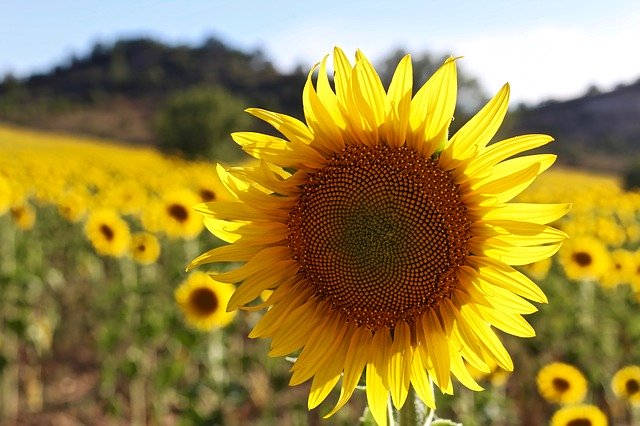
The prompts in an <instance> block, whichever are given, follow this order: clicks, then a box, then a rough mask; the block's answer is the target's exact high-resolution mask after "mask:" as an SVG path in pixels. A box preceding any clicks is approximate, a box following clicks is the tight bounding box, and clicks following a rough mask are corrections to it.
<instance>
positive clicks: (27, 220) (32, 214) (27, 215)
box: [10, 202, 36, 231]
mask: <svg viewBox="0 0 640 426" xmlns="http://www.w3.org/2000/svg"><path fill="white" fill-rule="evenodd" d="M10 211H11V217H12V218H13V222H14V223H15V224H16V226H17V227H18V228H20V229H22V230H23V231H28V230H29V229H31V228H33V225H34V223H35V222H36V211H35V210H34V208H33V207H32V206H31V204H29V203H27V202H24V203H21V204H17V205H13V206H11V209H10Z"/></svg>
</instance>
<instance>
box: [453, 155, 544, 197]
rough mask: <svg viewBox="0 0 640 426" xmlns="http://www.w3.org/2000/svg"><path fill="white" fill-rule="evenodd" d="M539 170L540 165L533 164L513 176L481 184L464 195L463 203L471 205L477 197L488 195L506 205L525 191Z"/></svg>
mask: <svg viewBox="0 0 640 426" xmlns="http://www.w3.org/2000/svg"><path fill="white" fill-rule="evenodd" d="M539 170H540V165H539V164H538V163H535V164H532V165H531V166H530V167H527V168H526V169H523V170H519V171H517V172H514V173H513V174H510V175H507V176H503V177H501V178H499V179H496V180H491V181H489V182H486V183H483V185H482V186H480V187H478V188H476V189H474V190H473V191H471V192H470V193H468V194H465V195H464V196H463V197H462V198H463V201H466V202H468V203H470V204H473V201H472V200H475V199H476V198H477V195H489V196H492V197H495V199H496V200H497V201H498V203H506V202H508V201H509V200H511V199H512V198H513V197H515V196H516V195H518V194H520V193H521V192H522V191H524V190H525V189H527V188H528V187H529V185H531V184H532V183H533V181H534V180H535V179H536V177H537V176H538V171H539Z"/></svg>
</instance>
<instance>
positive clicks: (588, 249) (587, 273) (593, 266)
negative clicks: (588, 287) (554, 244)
mask: <svg viewBox="0 0 640 426" xmlns="http://www.w3.org/2000/svg"><path fill="white" fill-rule="evenodd" d="M558 256H559V258H560V263H561V264H562V266H563V268H564V272H565V274H566V275H567V278H569V279H572V280H599V279H600V278H602V276H603V275H604V274H606V273H607V272H608V271H609V267H610V255H609V252H608V250H607V247H606V246H605V245H604V244H603V243H602V242H601V241H600V240H599V239H597V238H595V237H591V236H587V235H580V236H578V237H576V238H572V239H571V240H569V241H567V244H566V245H565V246H564V247H563V248H562V250H561V252H560V253H559V255H558Z"/></svg>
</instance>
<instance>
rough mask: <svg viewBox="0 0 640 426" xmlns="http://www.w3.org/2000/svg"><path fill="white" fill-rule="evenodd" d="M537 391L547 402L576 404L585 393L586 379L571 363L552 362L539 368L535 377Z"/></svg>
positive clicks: (582, 398) (581, 399)
mask: <svg viewBox="0 0 640 426" xmlns="http://www.w3.org/2000/svg"><path fill="white" fill-rule="evenodd" d="M536 382H537V384H538V392H540V395H542V397H543V398H544V399H546V400H547V401H548V402H551V403H556V404H562V405H567V404H576V403H579V402H582V401H583V400H584V397H585V396H586V394H587V379H585V377H584V375H583V374H582V373H581V372H580V370H578V369H577V368H575V367H574V366H572V365H569V364H564V363H562V362H553V363H551V364H547V365H545V366H544V367H542V368H541V369H540V371H539V372H538V376H537V377H536Z"/></svg>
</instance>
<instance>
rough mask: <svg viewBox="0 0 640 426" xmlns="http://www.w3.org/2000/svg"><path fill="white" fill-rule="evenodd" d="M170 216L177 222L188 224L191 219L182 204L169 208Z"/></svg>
mask: <svg viewBox="0 0 640 426" xmlns="http://www.w3.org/2000/svg"><path fill="white" fill-rule="evenodd" d="M167 211H168V212H169V216H171V217H172V218H174V219H175V220H177V221H178V222H181V223H182V222H186V220H187V219H188V218H189V212H188V211H187V209H186V208H185V206H183V205H182V204H171V205H169V207H167Z"/></svg>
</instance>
